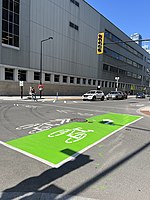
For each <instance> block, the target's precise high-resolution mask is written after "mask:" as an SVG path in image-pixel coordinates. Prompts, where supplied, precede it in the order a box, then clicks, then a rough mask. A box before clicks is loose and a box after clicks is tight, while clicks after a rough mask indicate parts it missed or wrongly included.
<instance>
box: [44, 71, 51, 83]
mask: <svg viewBox="0 0 150 200" xmlns="http://www.w3.org/2000/svg"><path fill="white" fill-rule="evenodd" d="M45 81H51V74H48V73H45Z"/></svg>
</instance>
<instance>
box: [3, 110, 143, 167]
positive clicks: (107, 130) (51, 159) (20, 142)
mask: <svg viewBox="0 0 150 200" xmlns="http://www.w3.org/2000/svg"><path fill="white" fill-rule="evenodd" d="M141 118H142V117H140V116H135V115H126V114H116V113H109V114H104V115H100V116H96V117H91V118H88V119H87V122H85V123H83V122H72V123H69V124H65V125H62V126H60V127H55V128H53V129H50V130H45V131H42V132H39V133H37V134H34V135H29V136H25V137H21V138H18V139H16V140H12V141H8V142H7V143H4V142H2V141H1V144H2V145H4V146H7V147H8V148H11V149H13V150H15V151H18V152H20V153H23V154H25V155H27V156H30V157H32V158H34V159H36V160H39V161H40V162H43V163H45V164H47V165H50V166H52V167H60V166H61V165H62V164H64V163H66V162H67V161H69V160H72V159H74V158H75V157H76V156H78V155H79V154H81V153H83V152H84V151H86V150H88V149H89V148H91V147H93V146H95V145H96V144H98V143H100V142H101V141H103V140H105V139H106V138H108V137H110V136H111V135H113V134H114V133H116V132H118V131H120V130H121V129H123V128H124V127H126V126H128V125H130V124H132V123H134V122H136V121H138V120H140V119H141ZM103 119H111V120H113V121H114V125H113V126H110V125H108V124H102V123H100V122H101V121H102V120H103ZM88 121H93V123H88ZM79 127H81V128H82V131H83V132H85V131H89V130H90V131H91V133H89V134H87V133H86V134H87V135H86V137H84V138H82V137H81V138H82V140H79V141H78V142H71V141H72V139H77V138H78V137H80V135H79V131H78V132H77V133H78V134H77V135H76V137H75V135H72V134H73V133H72V134H71V135H70V136H71V137H70V138H71V139H70V140H67V139H68V132H67V133H66V134H62V135H61V136H60V137H55V138H53V137H48V135H50V134H52V133H55V132H57V131H60V130H66V129H71V130H75V129H76V128H79ZM80 130H81V129H80ZM76 131H77V129H76ZM82 131H81V133H82ZM92 131H93V132H92ZM69 134H70V132H69ZM74 134H75V132H74ZM66 140H67V142H68V143H65V141H66ZM62 150H63V151H62Z"/></svg>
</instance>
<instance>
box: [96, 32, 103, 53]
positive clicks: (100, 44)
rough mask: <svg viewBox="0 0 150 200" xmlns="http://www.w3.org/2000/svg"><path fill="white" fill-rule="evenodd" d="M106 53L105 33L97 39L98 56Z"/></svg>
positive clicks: (100, 34)
mask: <svg viewBox="0 0 150 200" xmlns="http://www.w3.org/2000/svg"><path fill="white" fill-rule="evenodd" d="M103 52H104V33H99V34H98V37H97V54H103Z"/></svg>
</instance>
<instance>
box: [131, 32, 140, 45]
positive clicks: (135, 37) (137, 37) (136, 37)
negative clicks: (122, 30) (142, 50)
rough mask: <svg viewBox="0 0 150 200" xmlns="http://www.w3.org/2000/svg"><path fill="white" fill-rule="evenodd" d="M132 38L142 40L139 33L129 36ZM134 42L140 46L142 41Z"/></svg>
mask: <svg viewBox="0 0 150 200" xmlns="http://www.w3.org/2000/svg"><path fill="white" fill-rule="evenodd" d="M130 38H131V39H132V40H142V36H141V35H140V34H139V33H134V34H133V35H131V36H130ZM136 43H137V44H138V45H140V46H142V41H136Z"/></svg>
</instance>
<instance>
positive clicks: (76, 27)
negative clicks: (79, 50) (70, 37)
mask: <svg viewBox="0 0 150 200" xmlns="http://www.w3.org/2000/svg"><path fill="white" fill-rule="evenodd" d="M69 26H70V27H72V28H74V29H76V30H77V31H78V30H79V26H77V25H76V24H74V23H72V22H69Z"/></svg>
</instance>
